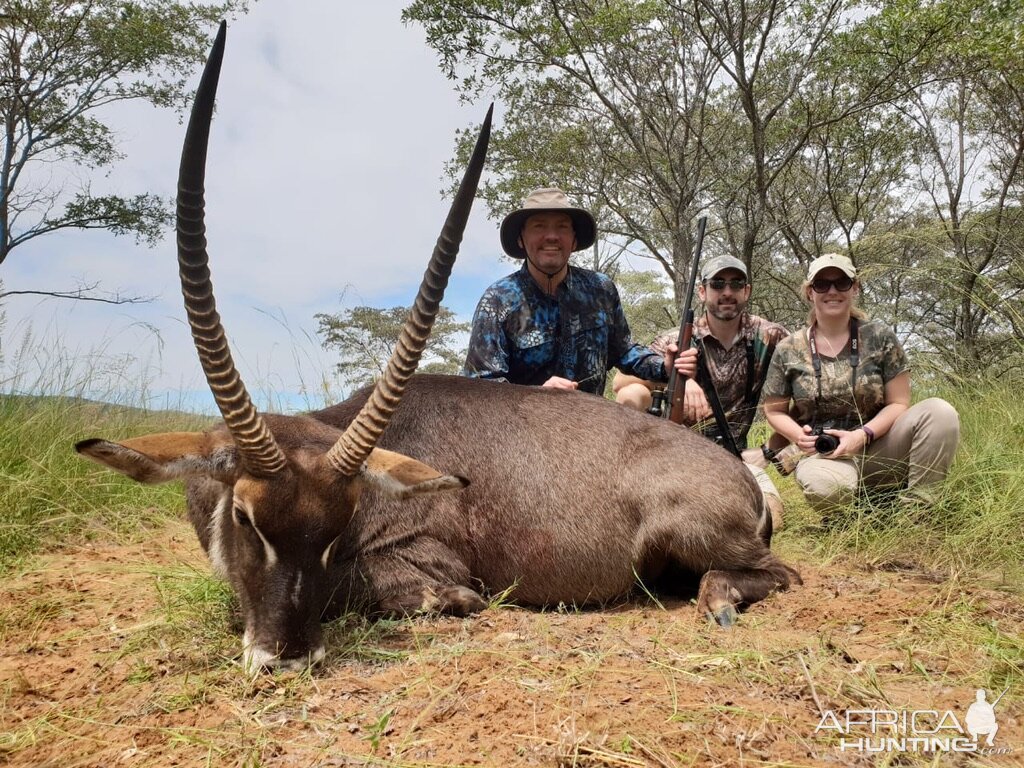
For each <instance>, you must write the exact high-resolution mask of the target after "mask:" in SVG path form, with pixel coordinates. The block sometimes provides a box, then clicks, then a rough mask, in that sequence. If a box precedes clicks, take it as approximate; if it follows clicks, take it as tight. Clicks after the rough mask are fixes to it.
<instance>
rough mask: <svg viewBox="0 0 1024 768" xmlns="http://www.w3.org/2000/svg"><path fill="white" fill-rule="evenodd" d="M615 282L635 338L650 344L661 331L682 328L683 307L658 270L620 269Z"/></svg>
mask: <svg viewBox="0 0 1024 768" xmlns="http://www.w3.org/2000/svg"><path fill="white" fill-rule="evenodd" d="M615 284H616V285H617V286H618V288H619V297H620V298H621V299H622V309H623V310H624V311H625V313H626V320H627V321H628V322H629V330H630V333H631V334H632V335H633V340H634V341H636V342H638V343H640V344H649V343H650V342H651V341H653V340H654V337H655V336H657V335H658V334H659V333H660V332H661V331H664V330H667V329H669V328H672V327H673V326H675V327H677V328H678V326H679V307H677V306H674V304H675V300H674V299H673V298H672V294H671V289H670V288H669V286H668V285H666V283H665V281H664V280H663V279H662V278H661V276H660V275H659V274H658V273H657V272H619V273H618V274H617V275H616V276H615ZM695 300H696V299H695Z"/></svg>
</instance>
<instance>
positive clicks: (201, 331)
mask: <svg viewBox="0 0 1024 768" xmlns="http://www.w3.org/2000/svg"><path fill="white" fill-rule="evenodd" d="M226 34H227V24H226V23H225V22H223V21H222V22H221V23H220V29H219V30H218V31H217V38H216V40H214V43H213V49H212V50H211V51H210V58H209V59H207V61H206V68H205V69H204V70H203V77H202V79H201V80H200V82H199V89H198V90H197V91H196V100H195V103H194V104H193V105H192V114H191V116H190V117H189V121H188V130H187V131H186V132H185V144H184V146H183V147H182V150H181V166H180V167H179V169H178V222H177V233H178V274H179V275H180V276H181V292H182V295H183V296H184V297H185V311H186V312H187V313H188V324H189V326H191V328H192V339H193V340H194V341H195V345H196V351H197V352H198V353H199V362H200V363H202V366H203V372H204V373H205V374H206V381H207V383H208V384H209V385H210V389H211V390H212V391H213V397H214V400H216V401H217V407H218V408H219V409H220V412H221V415H222V416H223V417H224V423H225V424H227V427H228V429H229V430H230V431H231V437H232V438H233V439H234V441H235V445H236V446H237V447H238V450H239V452H240V453H241V455H242V462H243V463H244V464H245V467H246V469H247V470H248V471H249V472H250V473H252V474H254V475H257V476H261V477H268V476H270V475H272V474H274V473H275V472H278V471H280V470H281V469H282V468H284V466H285V458H284V453H282V452H281V449H280V448H279V447H278V445H277V443H276V442H275V441H274V436H273V435H272V434H271V433H270V430H269V429H267V425H266V423H265V422H264V421H263V418H262V417H261V416H260V414H259V411H257V410H256V408H255V407H254V406H253V404H252V401H251V400H250V399H249V393H248V392H246V390H245V384H243V383H242V379H241V377H239V375H238V371H237V370H236V369H235V363H234V361H233V360H232V359H231V350H230V349H229V348H228V342H227V337H226V336H225V334H224V328H223V326H222V325H221V324H220V315H219V314H217V303H216V301H215V300H214V298H213V284H212V283H211V282H210V269H209V259H208V257H207V255H206V224H205V221H206V213H205V207H206V201H205V199H204V196H203V194H204V191H205V179H206V148H207V144H208V143H209V138H210V121H211V120H212V118H213V104H214V101H215V99H216V96H217V81H218V79H219V78H220V65H221V61H222V60H223V58H224V38H225V36H226Z"/></svg>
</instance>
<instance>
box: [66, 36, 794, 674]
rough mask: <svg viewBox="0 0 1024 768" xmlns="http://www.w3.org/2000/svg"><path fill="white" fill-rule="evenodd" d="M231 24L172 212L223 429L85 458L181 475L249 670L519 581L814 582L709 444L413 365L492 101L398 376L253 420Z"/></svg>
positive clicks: (193, 321) (593, 597) (531, 598)
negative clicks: (243, 357) (206, 204)
mask: <svg viewBox="0 0 1024 768" xmlns="http://www.w3.org/2000/svg"><path fill="white" fill-rule="evenodd" d="M224 35H225V29H224V26H223V25H222V26H221V29H220V31H219V33H218V35H217V39H216V41H215V43H214V47H213V50H212V52H211V54H210V59H209V61H208V62H207V66H206V69H205V71H204V73H203V78H202V81H201V83H200V86H199V90H198V92H197V95H196V102H195V105H194V107H193V111H192V116H191V119H190V121H189V126H188V131H187V133H186V139H185V146H184V149H183V151H182V161H181V168H180V172H179V184H178V223H177V230H178V260H179V266H180V274H181V280H182V290H183V293H184V296H185V306H186V310H187V313H188V318H189V323H190V325H191V327H192V331H193V337H194V339H195V343H196V348H197V350H198V353H199V358H200V361H201V362H202V365H203V369H204V371H205V373H206V376H207V380H208V382H209V384H210V387H211V389H212V391H213V394H214V397H215V399H216V401H217V404H218V407H219V408H220V411H221V414H222V415H223V418H224V423H223V425H221V426H219V427H217V428H214V429H212V430H210V431H209V432H197V433H170V434H157V435H149V436H146V437H140V438H136V439H132V440H126V441H123V442H121V443H113V442H109V441H106V440H101V439H91V440H85V441H82V442H80V443H78V444H77V445H76V450H78V451H79V453H81V454H83V455H85V456H87V457H89V458H90V459H93V460H95V461H98V462H100V463H102V464H104V465H106V466H108V467H110V468H111V469H114V470H117V471H119V472H122V473H124V474H126V475H128V476H129V477H131V478H133V479H135V480H137V481H139V482H144V483H158V482H165V481H168V480H175V479H184V480H185V481H186V488H187V497H188V511H189V518H190V520H191V522H192V524H193V526H194V527H195V529H196V533H197V534H198V536H199V540H200V542H201V544H202V546H203V548H204V549H205V550H206V552H207V553H208V555H209V557H210V560H211V562H212V564H213V567H214V569H215V570H216V571H217V572H218V573H220V574H222V575H223V576H224V577H225V578H226V579H228V580H229V581H230V583H231V584H232V586H233V587H234V589H235V591H236V592H237V594H238V597H239V602H240V604H241V611H242V615H243V620H244V623H245V633H244V641H243V659H244V663H245V665H246V666H247V667H250V668H259V667H278V668H287V669H295V668H300V667H302V666H304V665H306V664H308V663H310V662H315V661H317V660H319V659H321V658H322V657H323V655H324V648H323V644H322V634H321V627H320V622H321V620H322V619H324V618H327V617H333V616H336V615H338V614H339V613H340V612H342V611H345V610H359V611H363V612H365V613H368V614H380V613H413V612H417V611H421V610H434V611H444V612H450V613H453V614H457V615H467V614H470V613H473V612H476V611H479V610H481V609H483V608H485V607H486V601H485V600H484V597H483V595H484V594H487V593H493V592H498V591H503V590H506V589H509V588H511V594H512V597H513V599H515V600H517V601H518V602H520V603H523V604H530V605H549V604H559V603H566V604H576V605H586V604H595V603H598V604H599V603H602V602H605V601H609V600H613V599H616V598H620V597H622V596H624V595H627V594H628V593H629V592H630V591H631V590H632V589H633V588H634V586H636V585H637V584H638V583H643V584H644V585H646V586H650V587H658V586H663V587H666V588H676V589H680V590H685V589H687V588H692V589H694V590H697V588H698V586H699V590H697V603H698V606H697V607H698V610H699V611H700V612H702V613H705V614H707V615H709V616H712V617H714V618H715V619H716V620H717V621H718V622H719V623H721V624H728V623H731V622H732V620H733V619H734V617H735V607H736V606H739V605H741V604H749V603H754V602H756V601H758V600H761V599H762V598H764V597H765V596H766V595H767V594H769V593H770V592H772V591H773V590H776V589H785V588H787V587H788V586H789V585H790V584H792V583H799V576H798V575H797V573H796V572H795V571H793V570H792V569H791V568H789V567H788V566H786V565H784V564H782V563H781V562H780V561H778V560H777V559H776V558H775V557H774V556H773V555H772V553H771V552H770V550H769V542H770V538H771V519H770V517H769V516H768V515H767V514H766V512H765V510H764V505H763V501H762V497H761V492H760V490H759V489H758V487H757V484H756V483H755V482H754V480H753V479H752V477H751V476H750V474H749V473H748V472H747V470H746V469H745V468H744V467H743V465H742V464H741V463H740V462H739V461H738V460H736V459H734V458H732V457H731V456H730V455H729V454H728V453H726V452H725V451H724V450H722V449H720V448H718V447H716V446H715V445H713V444H712V443H710V442H709V441H707V440H705V439H704V438H702V437H699V436H698V435H696V434H694V433H692V432H690V431H688V430H686V429H682V428H680V427H678V426H676V425H674V424H670V423H668V422H665V421H662V420H659V419H655V418H653V417H650V416H648V415H646V414H642V413H638V412H636V411H632V410H629V409H625V408H622V407H620V406H617V405H615V404H613V403H610V402H608V401H605V400H603V399H601V398H598V397H594V396H593V395H586V394H581V393H577V392H559V391H552V390H546V389H540V388H529V387H520V386H516V385H512V384H502V383H495V382H488V381H480V380H476V379H463V378H460V377H454V376H426V375H424V376H416V377H412V374H413V371H414V370H415V368H416V365H417V363H418V360H419V356H420V354H421V353H422V350H423V348H424V346H425V341H426V338H427V335H428V334H429V331H430V327H431V324H432V323H433V318H434V315H435V314H436V312H437V309H438V306H439V304H440V301H441V297H442V295H443V291H444V287H445V285H446V284H447V280H448V276H449V274H450V271H451V267H452V264H453V262H454V259H455V255H456V253H457V250H458V243H459V241H460V240H461V237H462V232H463V229H464V227H465V223H466V220H467V218H468V216H469V211H470V207H471V204H472V200H473V197H474V195H475V192H476V186H477V183H478V181H479V177H480V173H481V170H482V167H483V161H484V155H485V152H486V146H487V142H488V137H489V131H490V119H491V115H490V112H488V115H487V119H486V120H485V121H484V124H483V127H482V129H481V132H480V136H479V138H478V140H477V144H476V148H475V150H474V152H473V156H472V158H471V160H470V162H469V166H468V168H467V170H466V173H465V176H464V178H463V180H462V183H461V185H460V187H459V190H458V192H457V194H456V197H455V200H454V202H453V204H452V208H451V211H450V213H449V216H448V220H447V222H446V223H445V226H444V229H443V230H442V233H441V236H440V237H439V239H438V243H437V246H436V248H435V249H434V253H433V255H432V256H431V260H430V264H429V266H428V268H427V271H426V273H425V274H424V279H423V283H422V285H421V286H420V290H419V293H418V295H417V298H416V301H415V304H414V308H413V310H412V312H411V314H410V318H409V320H408V322H407V324H406V328H405V330H404V331H403V332H402V335H401V338H400V339H399V343H398V345H397V348H396V352H395V354H394V355H393V357H392V359H391V361H390V362H389V364H388V367H387V371H386V372H385V374H384V376H383V377H382V378H381V379H380V381H378V383H377V384H376V386H375V387H373V388H372V389H367V390H365V391H362V392H360V393H358V394H357V395H356V396H354V397H353V398H351V399H350V400H348V401H346V402H344V403H341V404H339V405H337V406H334V407H332V408H327V409H325V410H322V411H317V412H314V413H310V414H307V415H304V416H281V415H273V414H265V415H261V414H260V413H258V412H257V411H256V409H255V408H254V407H253V405H252V404H251V402H250V400H249V397H248V395H247V393H246V390H245V386H244V385H243V383H242V381H241V379H240V377H239V376H238V373H237V371H236V369H235V366H234V364H233V362H232V359H231V355H230V352H229V350H228V346H227V342H226V339H225V335H224V330H223V328H222V327H221V325H220V318H219V316H218V314H217V311H216V307H215V304H214V298H213V289H212V285H211V282H210V276H209V270H208V267H207V255H206V250H205V237H204V233H205V228H204V208H203V196H202V194H203V183H204V176H205V158H206V146H207V139H208V133H209V125H210V120H211V116H212V110H213V101H214V95H215V91H216V82H217V76H218V72H219V68H220V63H221V58H222V55H223V46H224ZM403 393H404V395H403ZM400 400H401V405H400V406H399V401H400ZM466 478H468V480H467V479H466ZM470 481H472V484H470ZM437 491H446V493H433V492H437Z"/></svg>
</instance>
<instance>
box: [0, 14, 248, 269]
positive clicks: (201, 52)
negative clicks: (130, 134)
mask: <svg viewBox="0 0 1024 768" xmlns="http://www.w3.org/2000/svg"><path fill="white" fill-rule="evenodd" d="M245 7H246V0H226V1H225V2H222V3H217V4H203V5H195V4H192V3H179V2H170V0H91V1H90V2H88V3H78V2H70V1H69V0H9V2H7V3H6V4H5V5H4V10H3V13H2V14H0V50H2V52H3V53H2V54H0V124H2V125H3V140H2V142H0V144H2V148H0V263H3V261H4V260H5V259H6V258H7V255H8V254H9V253H10V251H11V250H12V249H14V248H15V247H17V246H18V245H21V244H22V243H24V242H26V241H28V240H31V239H32V238H35V237H38V236H40V235H44V234H47V233H49V232H53V231H56V230H60V229H64V228H69V227H74V228H99V229H108V230H110V231H112V232H114V233H115V234H126V233H132V234H135V235H136V237H137V238H138V239H140V240H144V241H146V242H149V243H153V242H155V241H156V239H157V238H158V237H159V233H160V232H161V230H162V229H163V228H165V227H166V226H167V224H168V223H169V222H170V220H171V216H170V211H169V206H168V204H167V203H166V202H165V201H163V200H160V199H159V198H157V197H155V196H153V195H149V194H141V195H135V196H127V197H122V196H117V195H99V196H94V195H92V194H91V192H90V189H89V184H88V182H87V181H84V182H83V181H82V179H87V178H88V176H89V175H90V172H93V171H96V170H100V169H105V168H108V167H110V166H111V165H113V164H114V163H115V162H117V161H118V160H120V159H121V154H120V152H119V151H118V148H117V137H116V136H115V135H114V133H113V131H112V130H111V128H110V127H109V126H108V125H106V124H105V123H104V122H103V121H102V119H101V118H100V117H99V110H101V109H102V108H104V107H107V106H109V105H111V104H114V103H117V102H126V101H142V102H146V103H149V104H151V105H153V106H156V107H174V108H178V109H180V108H182V107H183V106H184V105H185V103H186V99H187V98H188V96H189V94H188V93H186V91H185V84H186V79H187V78H188V76H189V75H190V74H191V72H192V71H193V69H194V68H195V66H196V65H197V64H198V63H200V62H202V61H203V59H204V57H205V55H206V52H207V50H208V45H209V39H208V38H209V36H210V34H211V33H212V32H213V31H214V29H215V26H214V25H215V24H216V22H217V21H219V20H220V19H222V18H225V17H229V16H231V15H233V14H234V13H237V12H239V11H244V10H245ZM55 166H56V167H57V168H59V169H60V171H61V172H63V173H64V178H61V176H60V175H59V174H54V173H53V172H52V169H53V168H54V167H55ZM45 168H49V169H50V170H46V171H45V172H44V173H40V172H39V171H37V170H36V169H45Z"/></svg>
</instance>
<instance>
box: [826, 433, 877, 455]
mask: <svg viewBox="0 0 1024 768" xmlns="http://www.w3.org/2000/svg"><path fill="white" fill-rule="evenodd" d="M825 434H826V435H833V436H834V437H838V438H839V445H838V446H836V449H835V450H834V451H832V453H830V454H828V457H829V458H830V459H838V458H840V457H841V456H857V455H858V454H861V453H863V452H864V449H865V448H866V447H867V445H868V435H867V433H866V432H865V431H864V430H863V429H854V430H850V431H847V430H845V429H826V430H825Z"/></svg>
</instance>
